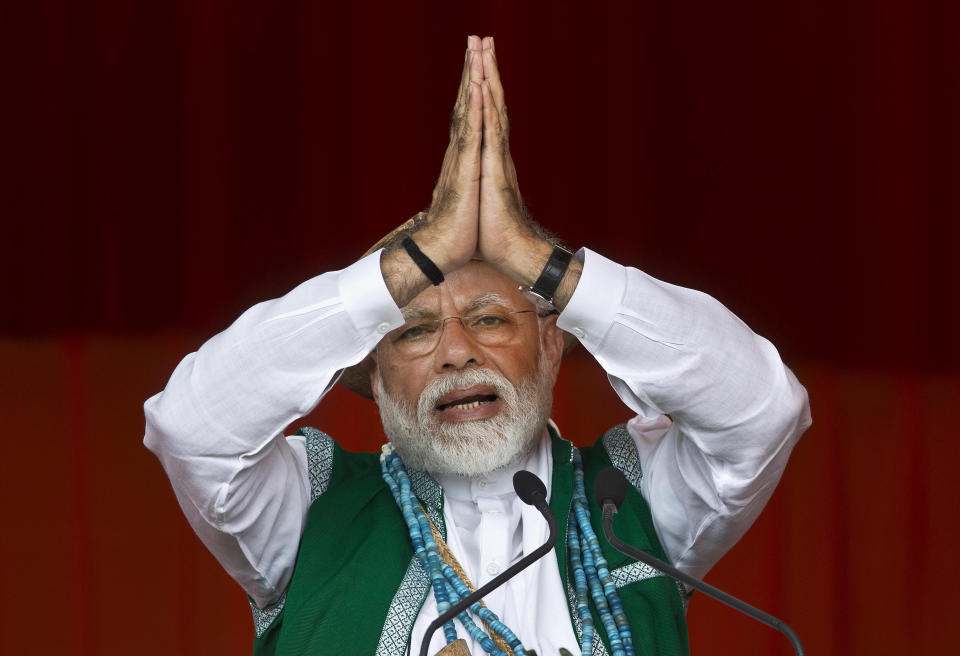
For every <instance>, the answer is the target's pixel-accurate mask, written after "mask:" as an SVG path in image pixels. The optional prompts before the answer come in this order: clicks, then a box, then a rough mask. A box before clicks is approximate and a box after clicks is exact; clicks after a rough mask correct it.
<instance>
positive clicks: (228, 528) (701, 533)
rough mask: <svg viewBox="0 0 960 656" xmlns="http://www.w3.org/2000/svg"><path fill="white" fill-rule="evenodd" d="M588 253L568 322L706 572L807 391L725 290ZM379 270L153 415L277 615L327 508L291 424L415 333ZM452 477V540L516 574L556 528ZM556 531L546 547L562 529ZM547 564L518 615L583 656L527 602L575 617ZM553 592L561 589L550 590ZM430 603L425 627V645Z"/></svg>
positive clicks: (665, 514) (222, 358)
mask: <svg viewBox="0 0 960 656" xmlns="http://www.w3.org/2000/svg"><path fill="white" fill-rule="evenodd" d="M577 257H578V258H579V259H581V261H583V264H584V266H583V273H582V275H581V279H580V282H579V284H578V286H577V290H576V292H575V293H574V295H573V297H572V298H571V300H570V302H569V303H568V305H567V307H566V308H565V309H564V311H563V313H562V314H561V315H560V317H559V319H558V325H559V326H560V327H561V328H563V329H564V330H567V331H568V332H570V333H572V334H574V335H575V336H576V337H577V338H578V339H579V340H580V342H581V344H583V346H584V347H585V348H586V349H587V350H588V351H589V352H590V353H591V354H593V356H594V357H595V358H596V359H597V361H598V362H599V363H600V365H601V366H602V367H603V368H604V369H605V370H606V372H607V374H608V377H609V380H610V382H611V384H612V385H613V388H614V390H616V392H617V394H618V395H619V396H620V398H621V399H622V400H623V401H624V403H626V405H627V406H629V407H630V408H631V409H632V410H633V411H634V412H636V413H637V415H636V417H635V418H634V419H633V420H631V421H630V422H629V423H628V430H629V432H630V434H631V436H632V437H633V438H634V440H635V442H636V444H637V448H638V452H639V456H640V463H641V466H642V468H643V478H642V481H641V488H640V492H641V494H643V496H644V498H645V499H646V500H647V502H648V503H649V505H650V508H651V512H652V515H653V520H654V526H655V528H656V531H657V535H658V537H659V538H660V542H661V544H662V545H663V547H664V549H665V551H666V553H667V555H668V557H669V558H670V560H671V561H672V562H673V563H674V564H675V565H676V566H677V567H679V568H680V569H682V570H684V571H686V572H687V573H689V574H691V575H693V576H698V577H702V576H703V575H704V574H705V573H706V572H707V570H708V569H709V568H710V567H711V566H712V565H713V564H714V563H716V561H717V560H718V559H719V558H720V557H721V556H722V555H723V554H724V553H725V552H726V551H727V550H728V549H729V548H730V547H731V546H732V545H733V544H734V543H735V542H736V541H737V540H738V539H739V538H740V537H741V536H742V535H743V533H744V532H745V531H746V530H747V528H749V526H750V525H751V524H752V522H753V520H754V519H755V518H756V516H757V515H758V514H759V512H760V510H761V509H762V508H763V505H764V504H765V503H766V501H767V499H769V497H770V494H771V493H772V492H773V489H774V487H775V485H776V483H777V481H778V480H779V478H780V475H781V473H782V471H783V468H784V466H785V465H786V461H787V458H788V456H789V453H790V450H791V449H792V447H793V445H794V444H795V442H796V440H797V439H798V438H799V437H800V434H801V433H802V432H803V431H804V430H805V429H806V428H807V427H808V426H809V425H810V415H809V408H808V405H807V397H806V391H805V390H804V389H803V387H802V386H801V385H800V384H799V383H798V382H797V380H796V378H795V377H794V376H793V374H792V373H791V372H790V370H789V369H788V368H787V367H786V366H785V365H784V364H783V363H782V362H781V360H780V357H779V355H778V354H777V351H776V349H775V348H774V347H773V345H772V344H770V343H769V342H768V341H767V340H765V339H763V338H762V337H759V336H757V335H755V334H754V333H753V332H752V331H751V330H750V329H749V328H748V327H747V326H746V325H744V324H743V322H741V321H740V320H739V319H738V318H737V317H735V316H734V315H733V314H732V313H730V312H729V311H728V310H727V309H726V308H724V307H723V306H722V305H721V304H720V303H718V302H717V301H716V300H714V299H712V298H711V297H709V296H707V295H705V294H702V293H700V292H697V291H693V290H689V289H684V288H681V287H676V286H674V285H670V284H667V283H663V282H661V281H658V280H656V279H654V278H651V277H650V276H648V275H646V274H644V273H643V272H641V271H639V270H637V269H634V268H625V267H622V266H620V265H619V264H617V263H615V262H612V261H610V260H608V259H606V258H604V257H602V256H600V255H597V254H596V253H593V252H592V251H589V250H587V249H582V250H581V251H580V252H579V253H578V254H577ZM379 261H380V252H377V253H374V254H373V255H370V256H368V257H366V258H364V259H363V260H360V261H359V262H357V263H355V264H353V265H351V266H350V267H347V268H346V269H343V270H342V271H334V272H330V273H326V274H323V275H321V276H317V277H316V278H312V279H310V280H308V281H306V282H305V283H303V284H302V285H300V286H298V287H297V288H296V289H294V290H293V291H291V292H290V293H288V294H287V295H286V296H284V297H282V298H279V299H276V300H273V301H268V302H265V303H260V304H258V305H256V306H254V307H252V308H250V309H249V310H247V311H246V312H245V313H244V314H243V315H242V316H241V317H240V318H239V319H237V321H236V322H235V323H234V324H233V325H232V326H230V328H228V329H227V330H225V331H224V332H222V333H220V334H218V335H216V336H215V337H213V338H211V339H210V340H209V341H208V342H206V343H205V344H204V345H203V346H202V347H201V348H200V349H199V350H198V351H197V352H196V353H192V354H190V355H188V356H187V357H185V358H184V359H183V361H182V362H181V363H180V364H179V365H178V366H177V368H176V370H175V371H174V372H173V375H172V376H171V378H170V381H169V382H168V384H167V387H166V388H165V389H164V391H163V392H161V393H160V394H157V395H156V396H154V397H151V398H150V399H148V400H147V402H146V403H145V405H144V411H145V414H146V435H145V437H144V442H145V444H146V445H147V447H148V448H149V449H150V450H152V451H153V452H154V453H156V454H157V456H158V457H159V458H160V461H161V463H162V464H163V466H164V468H165V469H166V471H167V474H168V475H169V477H170V480H171V482H172V484H173V487H174V490H175V492H176V494H177V498H178V499H179V501H180V505H181V507H182V508H183V511H184V513H185V515H186V516H187V519H188V520H189V521H190V524H191V525H192V526H193V528H194V530H195V531H196V532H197V534H198V535H199V537H200V538H201V539H202V540H203V541H204V543H205V544H206V545H207V547H208V548H209V549H210V550H211V552H212V553H213V554H214V556H216V558H217V559H218V560H219V561H220V563H221V564H222V565H223V566H224V568H225V569H226V570H227V572H228V573H229V574H230V575H231V576H232V577H233V578H234V579H236V580H237V582H238V583H240V585H241V586H242V587H243V589H244V590H246V592H247V593H248V594H249V595H250V596H251V597H252V598H253V599H254V600H255V601H256V603H257V604H258V605H260V606H261V607H263V606H266V605H268V604H270V603H272V602H273V601H275V600H276V599H278V598H279V597H280V595H281V594H282V593H283V591H284V590H285V589H286V586H287V585H288V583H289V581H290V577H291V575H292V571H293V565H294V562H295V560H296V555H297V548H298V545H299V538H300V535H301V534H302V531H303V526H304V522H305V520H306V513H307V509H308V507H309V502H310V484H309V478H308V476H307V458H306V450H305V446H304V441H303V438H300V437H297V436H289V437H285V436H284V435H283V434H282V432H283V430H284V428H285V427H286V426H288V425H289V424H291V423H292V422H294V421H295V420H296V419H297V418H299V417H302V416H303V415H305V414H307V413H308V412H310V411H311V410H312V409H313V408H314V407H315V406H316V405H317V403H319V401H320V400H321V398H322V397H323V395H324V394H325V393H326V392H327V391H328V390H329V389H330V387H331V386H332V385H333V384H335V382H336V376H337V373H338V372H339V371H340V370H341V369H343V368H345V367H348V366H351V365H353V364H356V363H358V362H360V360H362V359H363V358H364V357H365V356H366V355H367V354H368V353H369V352H370V351H371V350H372V349H373V348H374V347H375V346H376V344H377V342H378V341H379V340H380V339H381V338H382V337H383V336H384V335H385V334H386V333H388V332H389V331H391V330H393V329H394V328H397V327H399V326H400V325H402V323H403V318H402V316H401V314H400V310H399V308H397V306H396V304H395V303H394V301H393V299H392V297H391V296H390V294H389V292H388V291H387V288H386V285H385V283H384V281H383V277H382V274H381V272H380V265H379ZM667 415H669V417H668V416H667ZM547 461H548V462H549V458H547ZM541 479H543V480H544V481H545V482H549V480H550V477H549V475H546V476H541ZM442 482H443V483H444V484H445V486H447V487H449V489H448V490H447V497H448V503H447V506H446V508H447V511H446V512H447V518H446V520H447V522H448V526H457V527H458V528H457V530H456V531H449V533H450V535H451V548H452V549H453V551H454V553H455V554H457V556H458V558H460V559H461V563H463V564H464V565H465V566H467V563H470V565H469V568H468V572H470V573H471V574H472V575H474V574H475V575H476V576H477V577H478V578H477V579H475V580H474V581H473V582H474V583H476V584H477V585H481V584H482V583H483V582H484V581H485V580H487V579H488V578H491V576H490V575H485V574H484V572H486V571H488V570H487V569H486V568H487V567H490V571H492V565H491V563H494V562H496V563H497V566H498V567H500V568H503V567H504V566H506V565H508V564H509V562H512V559H515V558H516V557H517V556H518V551H517V540H518V539H519V541H520V544H521V551H522V552H527V551H532V550H533V549H535V548H536V547H537V546H539V544H541V543H542V541H543V540H542V539H540V538H539V537H537V538H536V539H533V537H532V536H534V535H537V536H539V534H540V530H541V529H540V528H536V527H537V526H541V525H543V522H542V520H540V524H535V523H534V522H532V521H527V516H526V515H523V520H522V521H520V522H519V523H517V525H518V526H519V527H520V529H521V530H520V532H519V534H517V533H516V532H511V531H510V527H511V526H512V525H513V524H514V523H516V522H517V519H516V517H515V511H514V510H511V511H510V513H507V512H506V509H507V506H509V507H510V508H512V502H511V503H510V504H507V503H506V501H504V500H503V499H499V500H498V498H497V496H496V495H494V496H493V497H488V496H487V495H485V494H473V488H474V487H475V485H476V482H472V483H471V484H470V485H469V487H470V490H471V493H470V494H469V495H467V494H465V493H464V489H465V486H464V484H463V482H461V484H460V485H458V484H457V483H456V482H454V481H452V480H447V481H442ZM488 484H489V481H488ZM468 497H469V498H468ZM497 504H500V505H501V514H502V515H503V517H497V516H496V514H497V513H496V506H497ZM504 504H506V505H504ZM484 509H486V510H484ZM531 510H532V509H531ZM523 512H525V511H521V514H522V513H523ZM533 512H534V513H535V514H536V511H535V510H534V511H533ZM537 517H539V515H537ZM484 522H485V523H484ZM481 524H482V525H483V528H484V529H486V528H487V526H488V525H489V527H490V531H489V535H488V531H487V530H484V531H483V536H484V537H483V539H482V540H479V541H478V540H477V539H476V538H475V537H472V535H473V531H472V530H471V527H477V526H480V525H481ZM461 527H466V528H461ZM494 527H496V528H494ZM501 531H506V532H501ZM531 531H532V532H531ZM542 531H544V533H543V536H544V537H545V535H546V534H545V531H546V528H545V525H543V526H542ZM554 560H555V559H554ZM500 561H502V562H500ZM538 569H540V570H541V571H542V572H547V573H546V574H544V576H543V577H541V578H543V581H540V580H538V582H537V583H536V584H529V583H525V582H524V581H526V580H527V579H528V578H529V577H522V578H521V579H520V580H517V581H515V582H513V583H511V584H508V585H507V586H506V587H505V589H504V590H503V592H502V593H501V594H500V595H499V598H500V599H501V600H502V601H501V602H497V603H502V604H503V609H504V615H502V616H501V617H503V619H505V620H506V622H507V624H508V625H509V626H511V628H512V629H513V630H514V631H515V632H517V633H518V635H520V636H521V637H524V639H525V640H528V641H529V644H530V646H533V645H535V644H544V645H552V644H554V643H553V642H552V641H553V640H556V639H561V640H563V645H564V646H567V643H566V640H567V639H568V638H569V637H567V638H557V634H558V630H557V626H556V621H555V619H554V621H553V622H548V621H547V619H548V618H549V617H553V618H556V615H552V616H548V615H543V616H541V615H539V614H537V613H536V612H533V611H535V610H536V608H534V607H535V606H538V604H531V603H527V602H524V603H523V605H522V608H521V607H518V606H517V603H516V601H512V600H516V599H523V598H525V597H526V595H527V591H529V590H528V589H535V590H537V596H538V601H542V600H544V599H545V598H546V596H549V597H551V598H553V597H555V598H556V600H557V601H558V603H561V604H563V609H564V610H563V615H562V616H563V617H566V616H567V613H566V606H565V603H566V602H565V596H564V594H563V591H562V590H560V585H561V584H560V575H559V570H558V569H556V567H555V566H554V567H552V568H549V567H546V566H545V565H542V566H541V567H540V568H538ZM485 576H486V578H485ZM547 579H549V580H547ZM520 586H526V587H525V588H524V587H520ZM543 586H546V587H543ZM553 588H555V589H556V590H557V591H559V594H558V595H554V594H553V593H550V594H549V595H547V592H548V591H549V590H552V589H553ZM546 603H553V599H551V600H548V601H547V602H546ZM511 604H512V606H511ZM429 605H430V602H428V604H427V605H426V606H425V607H424V610H423V611H422V613H421V616H420V617H419V618H418V620H417V624H416V629H415V632H414V643H415V644H416V645H417V646H419V641H420V639H421V638H422V629H423V628H425V627H426V624H427V623H429V620H427V621H426V623H424V622H425V620H424V617H425V616H426V615H427V614H428V613H429ZM511 608H513V609H514V610H515V611H516V613H514V611H512V610H511ZM433 612H434V614H435V608H434V611H433ZM434 616H435V615H434ZM418 631H420V632H419V633H418ZM570 631H571V633H570V635H571V636H572V629H570ZM567 648H568V649H570V650H571V651H573V652H574V653H576V650H575V648H571V647H570V646H568V647H567ZM538 653H542V654H544V653H555V650H553V649H552V648H551V649H550V650H549V651H548V650H544V651H540V650H539V649H538Z"/></svg>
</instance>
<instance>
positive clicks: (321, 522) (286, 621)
mask: <svg viewBox="0 0 960 656" xmlns="http://www.w3.org/2000/svg"><path fill="white" fill-rule="evenodd" d="M299 434H301V435H303V436H305V437H306V445H307V464H308V470H309V476H310V485H311V501H312V504H311V506H310V510H309V512H308V514H307V523H306V527H305V529H304V534H303V538H302V540H301V543H300V551H299V554H298V556H297V563H296V566H295V568H294V572H293V578H292V579H291V581H290V585H289V586H288V588H287V591H286V593H285V594H284V596H283V597H282V598H281V599H280V600H279V601H278V602H277V603H275V604H274V605H272V606H269V607H267V608H265V609H259V608H257V607H256V606H255V605H254V604H253V603H252V602H251V607H252V609H253V614H254V624H255V628H256V640H255V642H254V654H255V656H294V655H298V656H299V655H307V654H318V655H326V654H337V653H349V654H376V655H377V656H402V655H404V654H406V652H407V646H408V643H409V639H410V633H411V631H412V629H413V623H414V620H415V619H416V617H417V615H418V614H419V612H420V608H421V606H422V605H423V602H424V600H425V599H426V597H427V594H428V593H429V591H430V580H429V578H428V576H427V574H426V572H425V571H424V570H423V567H422V566H421V564H420V561H419V559H418V558H417V557H416V555H415V554H414V552H413V548H412V547H411V545H410V537H409V535H408V532H407V528H406V525H405V524H404V522H403V517H402V516H401V514H400V512H399V511H398V510H397V506H396V502H395V501H394V500H393V497H392V496H391V494H390V490H389V489H388V488H387V486H386V484H385V483H384V482H383V479H382V478H381V476H380V462H379V454H375V453H351V452H349V451H346V450H344V449H342V448H340V446H339V445H338V444H337V443H336V442H334V441H333V439H331V438H330V437H329V436H328V435H326V434H324V433H322V432H320V431H318V430H316V429H312V428H305V429H302V430H301V431H299ZM551 437H552V440H553V445H552V448H553V463H554V464H553V481H552V488H551V490H552V491H551V498H550V507H551V509H552V510H553V512H554V514H555V515H556V517H557V522H558V523H559V524H560V526H561V529H563V527H564V526H565V525H566V518H567V516H568V515H569V513H570V510H571V500H572V496H573V464H572V453H573V451H572V449H573V445H572V444H571V443H570V442H568V441H566V440H564V439H562V438H560V437H558V436H556V435H553V434H552V435H551ZM580 453H581V456H582V458H583V466H584V477H585V482H586V489H587V491H588V493H587V495H588V496H589V497H592V496H593V495H592V490H593V481H594V478H595V477H596V475H597V473H598V472H600V471H601V470H602V469H604V468H605V467H609V466H610V465H611V464H612V465H614V466H616V467H617V468H618V469H620V470H621V471H623V473H624V474H626V476H627V479H628V480H629V481H630V483H631V484H632V486H631V488H630V490H629V492H628V495H627V500H626V502H625V503H624V505H623V507H622V508H621V510H620V512H619V513H618V514H617V515H616V516H615V518H614V525H615V530H616V532H617V535H619V536H620V537H621V538H622V539H623V540H624V541H626V542H628V543H630V544H633V545H636V546H637V547H639V548H640V549H643V550H644V551H647V552H649V553H652V554H653V555H655V556H657V557H658V558H661V559H665V558H666V556H665V554H664V553H663V548H662V547H661V545H660V542H659V541H658V540H657V537H656V533H655V532H654V528H653V520H652V518H651V516H650V510H649V507H648V506H647V504H646V502H645V501H644V499H643V497H642V496H641V495H640V493H639V492H638V488H639V485H640V476H641V471H640V462H639V458H638V456H637V452H636V447H635V445H634V442H633V439H632V438H631V437H630V435H629V434H628V433H627V430H626V427H625V426H623V425H621V426H616V427H614V428H612V429H610V430H609V431H608V432H607V433H606V434H604V435H603V436H602V437H601V438H600V440H599V441H598V443H597V444H596V445H594V446H593V447H584V448H581V449H580ZM408 473H409V476H410V480H411V484H412V487H413V491H414V493H415V494H416V495H417V497H418V498H419V499H420V502H421V503H422V504H423V507H424V509H425V510H426V511H427V514H428V515H429V516H430V518H431V519H432V520H433V523H434V525H435V526H436V527H437V529H438V530H439V531H440V532H441V533H442V534H443V535H444V537H445V538H446V525H445V523H444V520H443V494H442V490H441V488H440V486H439V484H438V483H437V482H436V481H434V480H433V478H432V477H431V476H429V475H428V474H426V473H424V472H419V471H416V470H414V469H409V470H408ZM590 505H591V507H590V512H591V521H592V523H593V527H594V530H595V531H596V533H597V535H598V536H599V537H600V545H601V548H602V550H603V553H604V556H605V557H606V558H607V561H608V563H609V566H610V572H611V575H612V577H613V580H614V582H615V583H616V586H617V590H618V592H619V595H620V599H621V601H622V602H623V607H624V610H625V611H626V614H627V617H628V618H629V619H630V626H631V629H632V633H633V640H634V650H635V652H636V653H637V654H642V655H643V656H652V655H660V656H675V655H676V656H681V655H686V654H688V653H689V648H688V643H687V626H686V619H685V602H686V600H685V598H684V597H683V594H682V591H681V589H680V587H679V586H678V585H677V584H676V583H675V582H674V581H673V579H670V578H669V577H666V576H664V575H663V574H660V573H659V572H658V571H657V570H654V569H652V568H650V567H648V566H647V565H644V564H642V563H638V562H636V561H633V560H632V559H630V558H628V557H626V556H624V555H622V554H620V553H619V552H617V551H616V550H614V549H613V548H612V547H610V545H609V544H608V543H607V541H606V540H605V539H604V538H603V537H602V536H603V526H602V521H601V512H600V509H599V508H597V506H596V504H595V503H594V501H593V499H592V498H591V499H590ZM555 550H556V555H557V562H558V563H560V568H561V571H560V577H561V579H562V581H563V587H564V589H565V590H566V591H567V609H568V613H569V618H568V619H569V621H570V622H571V623H572V624H573V626H574V632H575V633H576V635H577V638H578V639H579V638H580V636H581V635H582V627H581V623H580V619H579V618H578V617H577V616H576V613H575V612H574V610H573V606H572V603H573V598H574V597H573V586H572V581H570V580H569V565H568V563H567V547H566V542H565V540H564V538H563V530H561V535H560V539H558V540H557V544H556V547H555ZM594 623H595V626H596V627H597V636H600V638H602V642H601V640H599V639H598V638H597V637H595V638H594V643H593V654H594V655H595V656H606V655H608V654H609V653H610V646H609V644H607V642H606V635H605V634H604V632H603V630H602V628H601V627H602V623H601V621H600V618H599V617H598V616H597V615H596V613H594ZM522 637H523V636H521V639H522ZM541 656H548V655H545V654H541ZM549 656H553V655H549Z"/></svg>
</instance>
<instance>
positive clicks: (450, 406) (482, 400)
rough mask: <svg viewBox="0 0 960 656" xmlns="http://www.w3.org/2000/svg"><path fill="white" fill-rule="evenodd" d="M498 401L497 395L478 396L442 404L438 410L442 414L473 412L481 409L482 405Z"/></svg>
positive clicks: (438, 406)
mask: <svg viewBox="0 0 960 656" xmlns="http://www.w3.org/2000/svg"><path fill="white" fill-rule="evenodd" d="M496 400H497V395H496V394H476V395H473V396H468V397H466V398H463V399H458V400H456V401H451V402H449V403H441V404H439V405H437V410H438V411H440V412H443V411H444V410H472V409H473V408H479V407H480V406H481V405H485V404H487V403H493V402H494V401H496Z"/></svg>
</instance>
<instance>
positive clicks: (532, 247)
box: [387, 36, 553, 305]
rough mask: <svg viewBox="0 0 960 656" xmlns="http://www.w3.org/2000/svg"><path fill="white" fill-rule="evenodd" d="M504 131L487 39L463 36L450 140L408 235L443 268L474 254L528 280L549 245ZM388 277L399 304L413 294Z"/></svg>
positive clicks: (536, 271)
mask: <svg viewBox="0 0 960 656" xmlns="http://www.w3.org/2000/svg"><path fill="white" fill-rule="evenodd" d="M509 134H510V121H509V118H508V116H507V106H506V103H505V101H504V92H503V84H502V83H501V81H500V72H499V69H498V67H497V53H496V48H495V45H494V40H493V37H484V38H483V39H481V38H480V37H477V36H470V37H467V51H466V54H465V56H464V63H463V74H462V76H461V79H460V88H459V90H458V92H457V100H456V104H455V105H454V108H453V115H452V118H451V120H450V142H449V144H448V145H447V149H446V152H445V154H444V158H443V165H442V167H441V169H440V177H439V178H438V180H437V185H436V187H435V188H434V190H433V197H432V200H431V203H430V207H429V209H428V210H427V212H426V216H425V218H424V219H422V220H421V221H422V222H421V224H420V225H419V226H417V229H416V232H415V233H414V235H413V237H414V239H415V241H416V243H417V245H418V246H419V247H420V249H421V250H422V251H423V252H424V253H425V254H426V255H427V256H428V257H429V258H430V259H431V260H432V261H433V262H434V263H435V264H436V265H437V266H438V267H439V268H440V270H441V271H442V272H444V273H449V272H450V271H453V270H455V269H457V268H459V267H460V266H462V265H463V264H465V263H466V262H467V261H468V260H470V259H471V258H472V257H474V256H475V255H478V256H479V257H481V258H482V259H483V260H484V261H485V262H487V263H488V264H489V265H490V266H492V267H493V268H495V269H497V270H498V271H500V273H502V274H504V275H506V276H508V277H510V278H512V279H513V280H516V281H518V282H519V283H521V284H526V285H529V284H532V282H533V281H534V280H535V279H536V277H537V276H538V275H539V273H540V270H541V269H542V268H543V265H544V263H545V262H546V261H547V259H548V258H549V256H550V253H551V251H552V248H553V247H552V245H551V244H550V243H549V242H548V241H547V240H546V239H544V238H543V237H541V236H540V234H539V233H538V232H537V230H536V229H535V228H534V226H533V224H532V222H531V221H530V220H529V219H528V218H527V216H526V213H525V210H524V206H523V199H522V197H521V195H520V187H519V184H518V182H517V171H516V168H515V167H514V164H513V158H512V157H511V155H510V142H509ZM387 279H388V285H390V286H391V287H392V289H391V291H394V292H395V293H394V296H395V298H396V299H397V300H398V302H400V304H401V305H402V304H403V302H402V301H403V300H408V299H409V298H410V297H411V296H412V295H413V293H414V292H415V290H414V289H410V285H409V284H406V285H396V284H395V285H391V282H390V279H389V277H388V278H387ZM408 282H409V281H408ZM400 287H403V288H405V289H406V293H404V292H403V291H401V290H400Z"/></svg>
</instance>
